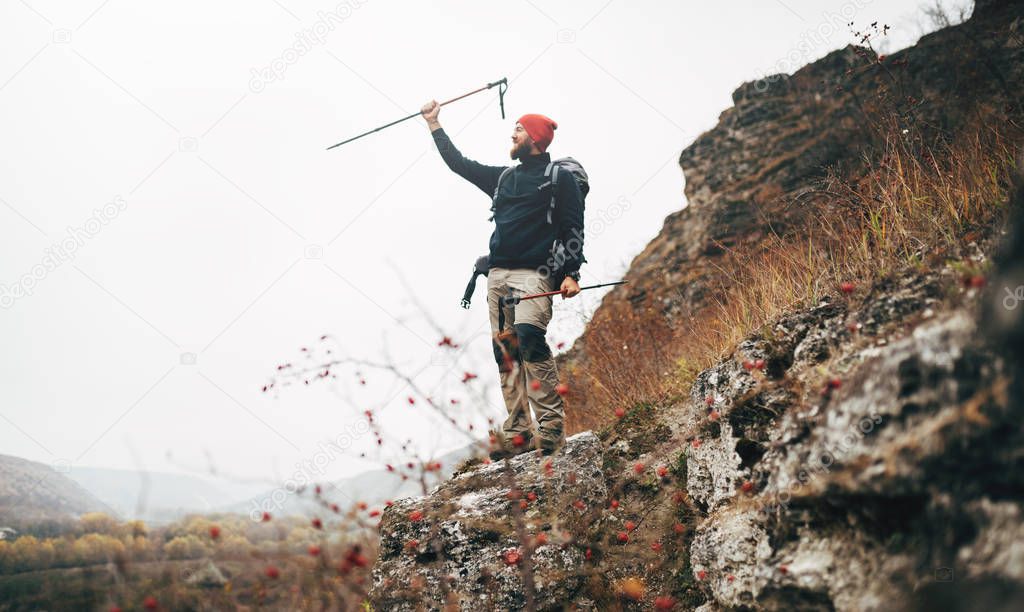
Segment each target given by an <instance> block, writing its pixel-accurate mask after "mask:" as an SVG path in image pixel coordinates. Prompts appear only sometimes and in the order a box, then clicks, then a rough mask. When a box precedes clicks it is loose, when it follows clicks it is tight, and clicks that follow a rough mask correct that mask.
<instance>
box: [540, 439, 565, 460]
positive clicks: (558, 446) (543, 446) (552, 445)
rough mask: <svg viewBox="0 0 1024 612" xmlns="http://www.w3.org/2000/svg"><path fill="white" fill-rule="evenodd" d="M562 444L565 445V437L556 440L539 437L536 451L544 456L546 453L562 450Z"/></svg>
mask: <svg viewBox="0 0 1024 612" xmlns="http://www.w3.org/2000/svg"><path fill="white" fill-rule="evenodd" d="M564 445H565V438H561V439H560V440H557V441H551V440H544V439H541V441H540V443H539V444H537V451H538V452H539V453H540V454H541V455H542V456H545V457H546V456H548V455H553V454H555V453H557V452H558V451H560V450H562V447H563V446H564Z"/></svg>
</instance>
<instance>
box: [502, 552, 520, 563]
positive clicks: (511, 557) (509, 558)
mask: <svg viewBox="0 0 1024 612" xmlns="http://www.w3.org/2000/svg"><path fill="white" fill-rule="evenodd" d="M504 556H505V564H506V565H515V564H517V563H519V560H520V558H521V556H520V554H519V551H518V550H516V549H512V550H507V551H505V555H504Z"/></svg>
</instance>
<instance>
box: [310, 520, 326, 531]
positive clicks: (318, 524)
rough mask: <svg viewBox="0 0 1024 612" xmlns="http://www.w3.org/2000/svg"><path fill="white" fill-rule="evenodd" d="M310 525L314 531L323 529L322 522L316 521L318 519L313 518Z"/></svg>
mask: <svg viewBox="0 0 1024 612" xmlns="http://www.w3.org/2000/svg"><path fill="white" fill-rule="evenodd" d="M312 525H313V528H314V529H323V528H324V523H323V521H321V520H320V519H318V518H315V519H313V521H312Z"/></svg>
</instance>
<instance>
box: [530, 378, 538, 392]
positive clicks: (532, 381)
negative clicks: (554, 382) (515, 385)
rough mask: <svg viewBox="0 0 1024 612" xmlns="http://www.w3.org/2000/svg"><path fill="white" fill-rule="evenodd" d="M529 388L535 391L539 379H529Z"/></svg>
mask: <svg viewBox="0 0 1024 612" xmlns="http://www.w3.org/2000/svg"><path fill="white" fill-rule="evenodd" d="M530 388H531V389H533V390H534V391H537V390H538V389H540V381H539V380H531V381H530Z"/></svg>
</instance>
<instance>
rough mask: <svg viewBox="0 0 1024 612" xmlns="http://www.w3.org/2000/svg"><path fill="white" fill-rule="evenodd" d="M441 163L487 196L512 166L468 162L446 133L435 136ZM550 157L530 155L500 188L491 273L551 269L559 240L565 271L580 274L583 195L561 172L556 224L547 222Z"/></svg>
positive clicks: (568, 175) (492, 192) (542, 154)
mask: <svg viewBox="0 0 1024 612" xmlns="http://www.w3.org/2000/svg"><path fill="white" fill-rule="evenodd" d="M431 135H432V136H433V137H434V143H435V144H436V145H437V150H438V151H439V152H440V153H441V158H442V159H444V162H445V163H446V164H448V167H449V168H451V170H452V172H455V173H456V174H458V175H459V176H461V177H462V178H464V179H466V180H467V181H469V182H470V183H473V184H474V185H476V186H477V187H479V188H480V190H481V191H483V192H484V193H486V194H487V197H488V199H490V198H491V197H492V196H493V195H494V188H495V186H496V185H497V184H498V177H499V176H500V175H501V173H502V171H503V170H505V168H507V167H508V166H487V165H484V164H481V163H479V162H475V161H473V160H471V159H468V158H466V157H464V156H463V155H462V154H461V153H459V150H458V149H456V148H455V145H454V144H452V141H451V139H450V138H449V137H448V135H447V134H446V133H445V131H444V128H438V129H436V130H434V131H433V132H431ZM550 162H551V154H550V153H547V152H544V153H541V154H539V155H530V156H528V157H526V158H524V159H523V160H522V162H521V163H519V164H517V165H516V166H513V169H512V171H511V172H509V173H508V175H506V176H505V180H504V181H502V183H501V191H500V192H499V193H498V197H497V200H496V201H495V209H494V226H495V227H494V233H493V234H491V242H490V265H491V267H492V268H495V267H500V268H539V267H541V266H547V267H548V268H549V269H550V268H553V267H554V266H553V265H552V262H553V258H552V253H551V249H552V247H553V245H554V243H555V240H556V239H558V240H561V241H562V243H563V244H564V245H565V246H566V254H567V258H566V261H565V265H564V267H563V268H562V271H563V272H575V271H576V270H579V268H580V264H581V263H582V262H583V261H584V257H583V194H582V193H581V192H580V187H579V185H577V184H576V181H575V180H574V179H573V177H572V175H571V174H569V173H568V172H560V173H559V177H558V194H557V196H556V204H555V214H554V217H553V221H554V222H553V223H548V221H547V214H548V209H549V208H550V206H551V187H550V186H547V187H544V188H543V189H538V186H540V185H542V184H543V183H544V182H546V180H547V179H545V178H544V169H545V168H546V167H547V165H548V163H550Z"/></svg>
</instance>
